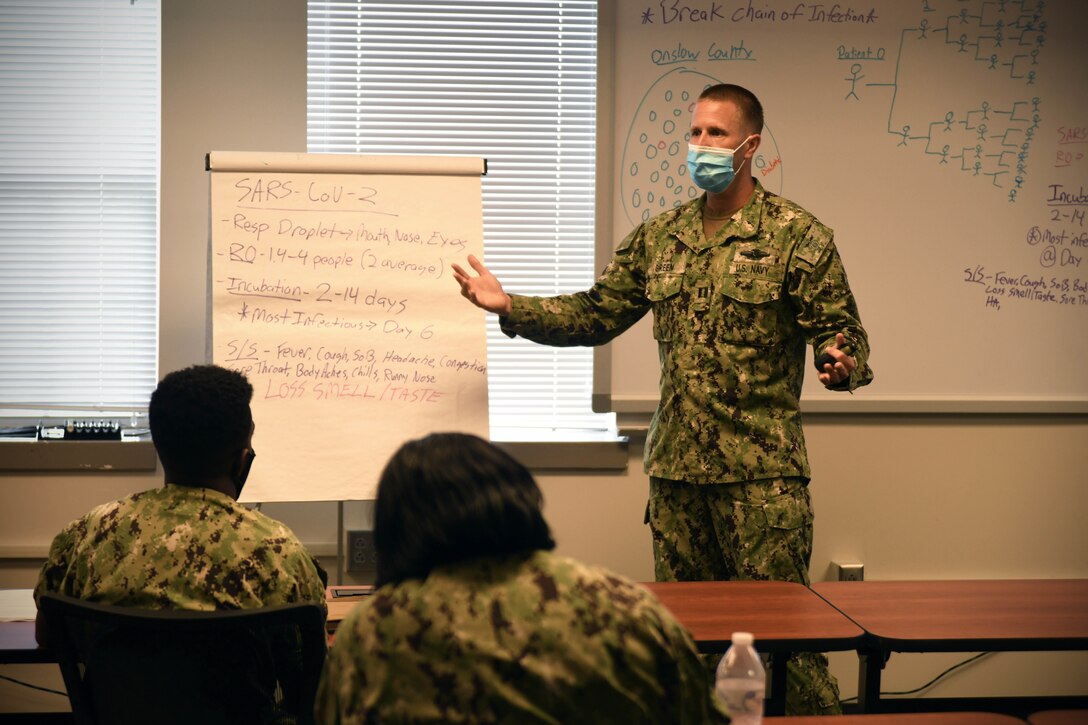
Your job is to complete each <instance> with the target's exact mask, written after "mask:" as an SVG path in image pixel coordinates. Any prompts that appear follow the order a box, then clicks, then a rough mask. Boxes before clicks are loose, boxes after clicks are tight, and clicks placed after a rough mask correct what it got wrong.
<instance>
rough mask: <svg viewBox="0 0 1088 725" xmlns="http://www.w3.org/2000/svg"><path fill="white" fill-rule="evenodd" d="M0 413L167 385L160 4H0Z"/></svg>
mask: <svg viewBox="0 0 1088 725" xmlns="http://www.w3.org/2000/svg"><path fill="white" fill-rule="evenodd" d="M0 94H2V99H3V103H2V104H0V308H2V314H0V415H3V414H4V413H5V411H7V412H9V413H11V412H13V409H17V408H22V409H24V410H30V411H39V410H51V409H52V410H73V411H79V410H132V409H143V408H146V406H147V400H148V397H149V395H150V393H151V390H152V389H153V388H154V386H155V383H156V378H157V374H156V352H157V317H158V310H157V283H158V279H157V273H158V212H157V209H158V158H159V3H158V1H157V0H67V1H59V0H3V2H0Z"/></svg>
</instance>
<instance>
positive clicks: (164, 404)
mask: <svg viewBox="0 0 1088 725" xmlns="http://www.w3.org/2000/svg"><path fill="white" fill-rule="evenodd" d="M252 398H253V386H252V385H251V384H250V383H249V380H247V379H246V377H245V375H243V374H242V373H239V372H236V371H234V370H228V369H226V368H222V367H219V366H217V365H194V366H192V367H188V368H185V369H183V370H176V371H174V372H172V373H170V374H168V375H167V376H166V377H164V378H163V379H162V381H161V382H160V383H159V385H158V387H157V388H156V389H155V392H153V393H152V394H151V402H150V404H149V405H148V409H147V414H148V421H149V425H150V428H151V440H152V442H153V443H154V445H155V450H156V451H157V452H158V454H159V459H160V460H161V461H162V465H163V469H164V470H165V471H166V472H167V474H168V475H171V474H172V475H173V476H174V477H176V478H177V479H178V480H175V481H171V482H172V483H189V484H192V483H196V482H199V481H200V480H202V479H207V478H213V477H216V476H221V475H223V474H224V473H225V472H229V471H230V470H231V467H232V466H234V465H236V461H237V455H238V452H239V451H241V450H242V449H244V448H246V447H247V446H248V445H249V441H250V436H251V435H252V433H253V414H252V412H251V411H250V408H249V403H250V400H251V399H252Z"/></svg>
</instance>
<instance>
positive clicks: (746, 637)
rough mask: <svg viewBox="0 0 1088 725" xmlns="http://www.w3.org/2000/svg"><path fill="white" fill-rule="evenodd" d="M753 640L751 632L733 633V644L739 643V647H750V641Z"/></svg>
mask: <svg viewBox="0 0 1088 725" xmlns="http://www.w3.org/2000/svg"><path fill="white" fill-rule="evenodd" d="M754 641H755V637H753V636H752V633H751V632H734V633H733V644H735V645H739V646H741V647H750V646H751V645H752V642H754Z"/></svg>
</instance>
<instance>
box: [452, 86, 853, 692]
mask: <svg viewBox="0 0 1088 725" xmlns="http://www.w3.org/2000/svg"><path fill="white" fill-rule="evenodd" d="M762 129H763V109H762V106H761V105H760V103H759V100H758V99H757V98H756V97H755V96H754V95H753V94H752V93H751V92H750V91H748V90H746V89H744V88H741V87H740V86H735V85H729V84H719V85H716V86H711V87H709V88H707V89H706V90H704V91H703V93H702V94H701V95H700V97H699V101H698V102H697V104H696V106H695V110H694V113H693V116H692V122H691V130H690V139H689V141H690V145H689V150H688V168H689V169H690V171H691V174H692V180H693V181H694V182H695V183H696V184H697V185H698V186H700V187H701V188H702V189H704V190H705V191H706V193H705V194H704V195H702V196H701V197H699V198H698V199H695V200H694V201H692V202H689V203H687V204H685V205H683V206H679V207H677V208H675V209H672V210H670V211H667V212H664V213H662V214H660V215H658V216H656V217H654V218H652V219H650V220H649V221H647V222H645V223H643V224H641V225H639V226H638V227H636V228H635V229H634V230H633V231H632V232H631V233H630V234H629V235H628V236H627V238H626V239H624V241H623V242H622V243H621V244H620V246H619V248H618V249H617V251H616V254H615V257H614V258H613V260H612V262H611V263H610V264H609V265H608V267H607V268H606V269H605V270H604V272H603V273H602V274H601V276H600V277H599V278H598V279H597V281H596V283H595V284H594V285H593V287H592V288H591V289H589V290H588V291H585V292H580V293H576V294H570V295H559V296H557V297H551V298H538V297H526V296H521V295H508V294H506V292H504V291H503V288H502V285H501V284H500V283H499V281H498V280H497V279H496V278H495V277H494V275H492V274H491V273H490V272H489V271H488V270H487V268H486V267H485V266H484V265H483V264H482V263H480V261H479V260H477V259H476V258H475V257H469V264H470V265H471V266H472V267H473V269H474V270H475V272H476V275H475V276H473V275H471V274H470V273H468V272H466V271H465V270H463V269H462V268H461V267H459V266H457V265H454V277H455V278H456V280H457V282H458V283H459V284H460V285H461V293H462V295H464V296H465V297H466V298H467V299H468V300H470V301H471V302H473V303H474V304H476V305H477V306H479V307H482V308H483V309H485V310H488V311H490V312H493V313H496V314H498V315H500V316H501V319H500V324H501V328H502V330H503V331H504V332H505V333H506V334H508V335H510V336H514V335H521V336H522V337H525V338H528V339H530V340H533V341H535V342H539V343H542V344H546V345H600V344H603V343H606V342H608V341H609V340H611V339H613V338H614V337H616V336H617V335H619V334H620V333H622V332H623V331H624V330H626V329H628V328H629V327H631V325H633V324H634V323H635V322H636V321H638V320H639V319H640V318H641V317H642V316H643V315H645V314H646V312H648V311H650V310H652V311H653V323H654V324H653V332H654V338H655V339H656V340H657V343H658V356H659V360H660V365H661V399H660V402H659V404H658V407H657V411H656V412H655V414H654V417H653V420H652V421H651V423H650V430H649V433H648V436H647V441H646V456H645V470H646V472H647V473H648V474H649V476H650V495H649V502H648V504H647V514H646V515H647V522H648V523H649V525H650V529H651V532H652V535H653V551H654V571H655V574H656V577H657V579H658V580H659V581H670V580H680V581H686V580H725V579H775V580H786V581H796V582H802V583H804V584H808V583H809V576H808V565H809V559H810V557H811V553H812V507H811V504H810V501H809V493H808V488H807V485H808V481H809V478H810V475H811V474H810V470H809V464H808V457H807V454H806V451H805V441H804V434H803V432H802V429H801V411H800V396H801V383H802V379H803V375H804V358H805V345H806V342H807V343H809V344H811V345H812V348H813V350H814V352H815V353H817V354H819V353H822V352H827V353H828V355H829V356H830V359H831V362H829V363H827V364H825V365H824V366H823V369H822V370H820V371H819V373H818V378H819V380H820V382H821V383H822V384H823V385H824V386H825V387H827V388H828V389H831V390H844V391H853V390H854V389H856V388H858V387H860V386H862V385H866V384H868V383H869V382H870V381H871V379H872V371H871V370H870V369H869V366H868V364H867V361H868V358H869V343H868V337H867V335H866V333H865V330H864V329H863V328H862V325H861V319H860V317H859V315H858V309H857V305H856V303H855V302H854V297H853V294H852V293H851V291H850V286H849V284H848V282H847V279H846V272H845V270H844V268H843V265H842V261H841V260H840V259H839V254H838V251H837V250H836V248H835V244H834V241H833V235H832V231H831V230H830V229H828V228H827V227H826V226H824V225H823V224H821V223H820V222H819V221H818V220H817V219H816V218H815V217H814V216H812V215H811V214H809V213H808V212H807V211H805V210H804V209H802V208H801V207H800V206H798V205H797V204H794V203H793V202H790V201H788V200H786V199H783V198H781V197H779V196H776V195H774V194H771V193H769V192H768V191H766V190H765V189H764V188H763V187H762V185H761V184H760V183H759V182H758V181H757V180H756V179H755V178H753V177H752V176H751V173H750V172H748V171H746V170H744V167H745V166H750V165H751V161H752V159H753V157H754V156H755V153H756V150H757V149H758V148H759V144H760V132H761V131H762ZM742 171H743V173H741V172H742ZM839 711H840V707H839V702H838V686H837V683H836V682H835V680H834V678H833V677H832V676H831V674H830V673H829V672H828V670H827V659H826V657H824V656H823V655H802V656H799V657H796V658H794V659H793V660H791V662H790V677H789V690H788V691H787V704H786V712H787V714H805V713H834V712H839Z"/></svg>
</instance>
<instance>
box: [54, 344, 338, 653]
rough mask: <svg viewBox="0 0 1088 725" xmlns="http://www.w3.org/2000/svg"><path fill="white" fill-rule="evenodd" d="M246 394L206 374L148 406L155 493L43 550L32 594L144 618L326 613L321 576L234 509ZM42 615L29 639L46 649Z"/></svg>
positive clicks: (300, 551) (247, 455) (285, 540)
mask: <svg viewBox="0 0 1088 725" xmlns="http://www.w3.org/2000/svg"><path fill="white" fill-rule="evenodd" d="M252 397H253V386H252V385H251V384H250V383H249V381H248V380H247V379H246V377H245V376H244V375H242V374H241V373H238V372H235V371H233V370H227V369H225V368H221V367H218V366H215V365H198V366H193V367H189V368H186V369H184V370H179V371H176V372H172V373H170V374H169V375H167V376H166V377H164V378H163V379H162V381H161V382H160V383H159V385H158V387H157V388H156V390H155V391H154V392H153V393H152V395H151V402H150V404H149V406H148V418H149V423H150V427H151V438H152V441H153V443H154V445H155V450H156V451H157V452H158V454H159V460H160V461H161V462H162V468H163V473H164V478H165V481H164V483H165V485H164V486H163V487H162V488H156V489H151V490H148V491H143V492H140V493H136V494H133V495H131V496H128V497H126V498H123V499H121V500H119V501H114V502H112V503H107V504H103V505H101V506H98V507H96V508H95V509H93V510H91V511H90V512H89V513H88V514H86V515H85V516H83V517H82V518H80V519H77V520H76V521H73V522H72V523H70V524H68V525H67V526H66V527H65V528H64V529H63V530H62V531H61V532H60V533H59V534H58V535H57V536H56V538H55V539H54V540H53V544H52V546H51V547H50V550H49V558H48V560H47V561H46V563H45V566H43V567H42V570H41V574H40V575H39V578H38V585H37V587H36V588H35V590H34V598H35V601H37V599H38V596H39V595H40V594H41V593H42V592H54V593H57V594H63V595H67V596H71V597H76V598H79V599H85V600H89V601H92V602H101V603H104V604H114V605H122V606H132V607H143V608H146V609H191V610H219V609H248V608H256V607H266V606H274V605H282V604H292V603H296V602H314V603H318V604H320V606H321V607H322V608H323V609H324V608H325V584H326V579H327V577H326V575H325V572H324V570H323V569H322V568H321V566H320V565H319V564H318V563H317V561H316V560H315V559H314V558H313V557H312V556H311V555H310V554H309V552H307V551H306V549H305V548H304V547H303V545H302V543H301V542H300V541H299V540H298V538H297V537H296V536H295V534H294V533H293V532H292V531H291V530H290V529H289V528H288V527H287V526H285V525H284V524H282V523H280V522H278V521H276V520H274V519H271V518H269V517H268V516H266V515H264V514H262V513H260V512H259V511H254V510H250V509H248V508H246V507H244V506H242V505H240V504H238V502H237V498H238V495H239V494H240V493H241V491H242V486H243V485H244V484H245V481H246V477H247V475H248V474H249V468H250V464H252V463H253V459H254V453H253V443H252V440H253V431H254V424H253V416H252V412H251V411H250V407H249V404H250V400H251V399H252ZM48 636H49V633H48V631H46V628H45V626H44V623H43V620H42V617H41V614H40V613H39V615H38V626H37V637H38V641H39V642H41V643H42V644H46V645H47V644H48Z"/></svg>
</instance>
